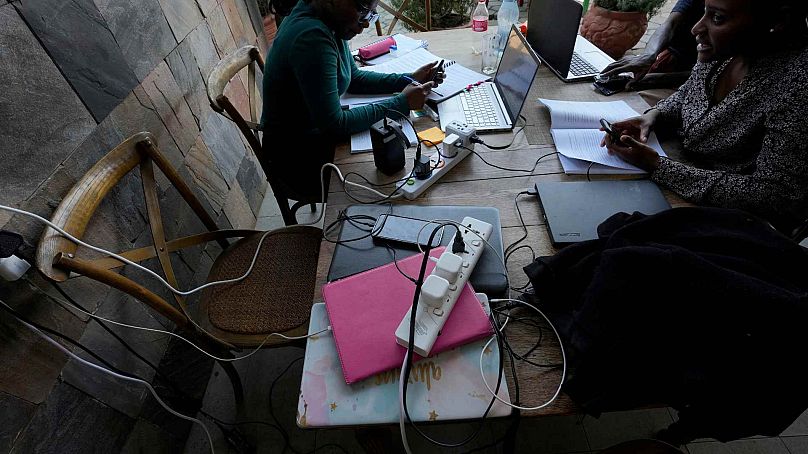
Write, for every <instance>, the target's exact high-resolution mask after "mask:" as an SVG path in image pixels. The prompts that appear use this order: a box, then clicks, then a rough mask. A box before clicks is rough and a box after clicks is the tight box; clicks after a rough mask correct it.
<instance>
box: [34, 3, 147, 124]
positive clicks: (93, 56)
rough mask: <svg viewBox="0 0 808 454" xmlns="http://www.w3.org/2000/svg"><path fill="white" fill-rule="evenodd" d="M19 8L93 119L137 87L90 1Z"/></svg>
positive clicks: (35, 4)
mask: <svg viewBox="0 0 808 454" xmlns="http://www.w3.org/2000/svg"><path fill="white" fill-rule="evenodd" d="M19 10H20V12H21V13H22V15H23V16H24V17H25V19H26V21H27V23H28V25H29V26H30V27H31V29H32V30H33V31H34V33H36V35H37V37H38V38H39V40H40V42H41V43H42V45H43V46H45V48H47V49H48V54H49V55H50V57H51V58H53V61H54V62H55V63H56V64H57V65H58V66H59V68H60V69H61V70H62V73H63V74H64V76H65V77H66V78H67V79H68V80H69V81H70V83H71V85H72V86H73V88H75V90H76V92H77V93H78V94H79V96H80V97H81V99H82V100H83V101H84V104H85V105H86V106H87V108H88V109H89V110H90V112H91V113H92V114H93V117H95V120H96V121H98V122H100V121H101V120H103V119H104V118H105V117H106V116H107V115H108V114H109V113H110V112H111V111H112V109H114V108H115V106H117V105H118V104H120V103H121V101H123V99H124V98H125V97H126V95H127V94H128V93H129V91H131V90H132V88H134V86H135V85H137V78H136V77H135V74H134V73H133V72H132V70H131V69H130V68H129V65H128V64H127V63H126V59H125V58H124V55H123V53H122V52H121V49H120V48H119V47H118V44H117V43H116V42H115V37H114V36H112V33H111V32H110V31H109V29H108V28H107V27H106V24H105V23H104V19H103V17H101V13H100V12H99V11H98V8H96V6H95V4H94V3H93V1H92V0H75V1H68V0H57V1H52V0H36V1H26V2H20V3H19Z"/></svg>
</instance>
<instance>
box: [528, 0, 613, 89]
mask: <svg viewBox="0 0 808 454" xmlns="http://www.w3.org/2000/svg"><path fill="white" fill-rule="evenodd" d="M582 14H583V6H581V4H580V3H578V2H576V1H575V0H531V2H530V9H529V10H528V22H527V23H528V28H527V42H528V43H530V46H531V47H533V50H534V51H536V53H537V54H539V57H540V58H541V59H542V60H543V61H544V63H545V64H546V65H547V66H548V67H549V68H550V69H551V70H552V71H553V72H554V73H556V75H557V76H558V77H560V78H561V80H563V81H564V82H573V81H578V80H591V79H592V78H593V77H594V76H596V75H597V74H599V73H600V72H601V71H603V68H605V67H606V66H608V65H609V64H610V63H612V62H614V59H613V58H612V57H609V56H608V55H606V53H605V52H603V51H602V50H600V49H598V48H597V47H596V46H595V45H594V44H592V43H590V42H589V40H587V39H586V38H584V37H583V36H581V35H579V34H578V27H579V25H580V23H581V15H582Z"/></svg>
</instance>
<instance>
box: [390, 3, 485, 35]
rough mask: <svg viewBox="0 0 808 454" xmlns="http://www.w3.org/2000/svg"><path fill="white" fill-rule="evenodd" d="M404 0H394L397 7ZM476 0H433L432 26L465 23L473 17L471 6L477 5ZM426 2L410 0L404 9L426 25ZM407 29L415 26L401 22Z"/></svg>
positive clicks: (413, 18) (439, 26) (445, 26)
mask: <svg viewBox="0 0 808 454" xmlns="http://www.w3.org/2000/svg"><path fill="white" fill-rule="evenodd" d="M403 2H404V0H392V3H393V6H395V8H396V9H398V8H400V7H401V4H402V3H403ZM476 4H477V2H476V1H475V0H432V1H431V2H430V7H431V8H432V27H433V28H451V27H459V26H461V25H465V24H467V23H468V21H469V20H470V19H471V8H472V7H473V6H474V5H476ZM425 5H426V2H425V1H424V0H410V1H408V2H407V6H406V7H405V8H404V10H403V11H402V12H403V13H404V15H405V16H407V17H409V18H410V19H412V20H413V21H415V22H416V23H419V24H421V25H424V24H425V23H426V6H425ZM400 23H402V24H403V25H404V27H405V28H406V29H407V30H410V31H412V30H413V28H412V27H411V26H410V25H409V24H407V23H406V22H403V21H402V22H400Z"/></svg>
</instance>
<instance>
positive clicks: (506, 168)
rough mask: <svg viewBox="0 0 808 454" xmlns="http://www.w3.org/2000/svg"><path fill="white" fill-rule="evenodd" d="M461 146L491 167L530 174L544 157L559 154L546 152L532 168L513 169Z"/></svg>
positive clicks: (461, 146)
mask: <svg viewBox="0 0 808 454" xmlns="http://www.w3.org/2000/svg"><path fill="white" fill-rule="evenodd" d="M459 147H460V148H462V149H464V150H468V151H470V152H471V153H472V154H474V155H475V156H477V157H478V158H480V160H481V161H483V162H484V163H485V164H487V165H489V166H491V167H493V168H495V169H499V170H504V171H506V172H527V173H530V174H532V173H533V172H535V171H536V167H538V166H539V162H540V161H541V160H542V159H544V158H546V157H548V156H552V155H554V154H558V152H557V151H554V152H552V153H547V154H544V155H541V156H539V158H538V159H536V162H535V163H533V167H532V168H530V169H511V168H508V167H502V166H498V165H496V164H492V163H490V162H488V161H487V160H486V159H485V158H484V157H483V156H482V155H481V154H480V153H477V152H476V151H474V150H473V149H471V148H469V147H465V146H463V145H459Z"/></svg>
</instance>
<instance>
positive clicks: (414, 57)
mask: <svg viewBox="0 0 808 454" xmlns="http://www.w3.org/2000/svg"><path fill="white" fill-rule="evenodd" d="M439 61H441V58H440V57H438V56H436V55H435V54H433V53H431V52H429V51H428V50H426V49H423V48H420V49H415V50H413V51H412V52H410V53H408V54H406V55H403V56H400V57H398V58H394V59H392V60H390V61H388V62H386V63H382V64H379V65H374V66H366V67H364V68H359V69H361V70H363V71H373V72H380V73H412V72H414V71H415V70H416V69H418V68H420V67H422V66H424V65H426V64H427V63H435V62H439ZM443 67H444V71H445V72H446V79H445V80H444V81H443V83H442V84H441V85H440V86H439V87H438V88H437V89H435V90H432V93H430V94H429V99H432V100H434V101H443V100H444V99H446V98H449V97H451V96H454V95H455V94H457V93H460V92H461V91H462V90H464V89H465V88H466V87H468V86H469V85H473V84H476V83H477V82H481V81H486V80H489V79H490V77H488V76H486V75H484V74H480V73H478V72H476V71H472V70H470V69H468V68H466V67H465V66H463V65H460V64H457V63H456V62H454V61H444V64H443Z"/></svg>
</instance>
